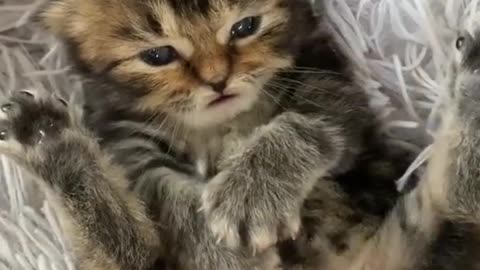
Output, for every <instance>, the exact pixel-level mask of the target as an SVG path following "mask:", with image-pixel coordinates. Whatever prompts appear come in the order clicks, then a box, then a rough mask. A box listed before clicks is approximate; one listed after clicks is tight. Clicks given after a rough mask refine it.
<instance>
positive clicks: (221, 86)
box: [209, 80, 227, 94]
mask: <svg viewBox="0 0 480 270" xmlns="http://www.w3.org/2000/svg"><path fill="white" fill-rule="evenodd" d="M209 85H210V87H212V90H213V91H214V92H216V93H218V94H223V92H224V91H225V88H226V87H227V81H226V80H221V81H219V82H216V83H209Z"/></svg>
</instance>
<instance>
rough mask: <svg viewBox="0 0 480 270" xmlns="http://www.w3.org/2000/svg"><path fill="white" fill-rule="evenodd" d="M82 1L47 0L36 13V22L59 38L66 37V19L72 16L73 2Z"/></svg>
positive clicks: (67, 30) (67, 25)
mask: <svg viewBox="0 0 480 270" xmlns="http://www.w3.org/2000/svg"><path fill="white" fill-rule="evenodd" d="M78 1H84V0H47V1H46V3H45V4H43V5H42V7H41V8H40V10H39V11H38V13H37V16H36V21H37V22H39V23H40V24H41V25H42V26H43V27H44V28H46V29H47V30H49V31H50V32H51V33H53V34H55V35H58V36H60V37H63V36H66V35H68V32H69V28H70V24H69V23H68V20H67V19H68V18H69V17H70V16H72V15H73V12H74V10H75V2H78Z"/></svg>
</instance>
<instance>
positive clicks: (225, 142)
mask: <svg viewBox="0 0 480 270" xmlns="http://www.w3.org/2000/svg"><path fill="white" fill-rule="evenodd" d="M250 135H251V134H250V133H241V132H238V130H228V131H225V132H223V133H216V134H209V136H199V137H198V138H196V139H195V140H194V141H192V142H191V143H190V144H189V147H188V152H189V155H190V157H191V158H190V159H191V161H192V163H193V165H194V167H195V169H196V172H197V174H198V175H199V176H201V178H202V179H203V180H205V181H208V179H210V178H212V177H213V176H215V175H216V174H217V173H218V172H219V171H222V170H224V169H227V168H228V167H229V166H231V165H232V163H233V162H234V160H235V158H236V157H238V156H239V155H240V154H241V153H242V152H243V149H245V147H246V144H247V141H248V138H249V137H250Z"/></svg>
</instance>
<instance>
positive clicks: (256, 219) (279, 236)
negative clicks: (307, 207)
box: [201, 171, 301, 253]
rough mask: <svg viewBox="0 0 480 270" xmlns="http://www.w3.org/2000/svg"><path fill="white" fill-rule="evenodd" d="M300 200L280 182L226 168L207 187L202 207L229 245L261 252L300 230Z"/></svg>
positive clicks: (209, 223) (214, 231) (214, 227)
mask: <svg viewBox="0 0 480 270" xmlns="http://www.w3.org/2000/svg"><path fill="white" fill-rule="evenodd" d="M300 207H301V202H300V199H299V197H298V196H296V194H295V192H294V191H290V190H288V188H287V187H282V186H281V184H280V185H278V183H275V182H269V181H265V182H262V181H261V180H260V179H256V180H254V179H251V178H249V177H246V175H245V174H243V175H242V174H239V173H232V172H231V171H224V172H221V173H220V174H218V175H217V176H216V177H215V178H214V179H212V180H211V182H209V183H208V184H207V186H206V187H205V190H204V191H203V194H202V209H201V210H203V211H204V212H205V214H206V217H207V222H208V225H209V227H210V230H211V231H212V233H213V234H214V236H215V237H216V238H217V239H218V241H221V242H224V243H225V244H226V245H227V246H229V247H230V248H234V249H237V248H239V247H241V246H242V245H246V246H249V247H250V248H252V249H253V252H254V253H256V252H262V251H264V250H265V249H268V248H269V247H271V246H273V245H275V244H276V243H277V241H279V240H284V239H292V238H295V237H296V235H297V234H298V232H299V230H300V224H301V222H300Z"/></svg>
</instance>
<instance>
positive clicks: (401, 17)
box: [0, 0, 480, 270]
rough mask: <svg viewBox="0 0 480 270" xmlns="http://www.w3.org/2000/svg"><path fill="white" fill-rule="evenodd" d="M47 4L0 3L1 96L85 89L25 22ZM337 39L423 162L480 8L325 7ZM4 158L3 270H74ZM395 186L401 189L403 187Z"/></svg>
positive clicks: (49, 41) (433, 4) (371, 0)
mask: <svg viewBox="0 0 480 270" xmlns="http://www.w3.org/2000/svg"><path fill="white" fill-rule="evenodd" d="M43 1H44V0H0V92H1V93H8V92H10V91H16V90H18V89H22V88H31V87H34V88H42V89H46V90H49V91H55V92H57V93H59V94H65V91H70V90H72V89H77V88H79V87H81V85H80V84H79V82H78V80H77V78H75V76H71V75H68V71H69V70H70V66H69V63H68V62H67V61H66V59H65V57H64V55H63V54H62V46H61V44H59V43H58V41H56V40H55V39H54V38H53V37H51V36H49V35H47V34H45V33H43V32H42V31H40V30H39V29H37V28H35V26H34V25H33V24H32V23H30V22H29V18H30V17H31V15H32V13H33V12H34V11H35V10H36V9H37V8H38V7H39V4H40V3H41V2H43ZM325 2H327V6H328V15H329V17H330V20H331V22H332V26H333V27H334V28H335V29H336V30H337V32H338V34H339V38H341V39H343V40H344V41H345V42H344V43H345V47H346V49H347V50H348V51H349V52H350V54H351V56H352V57H353V58H354V59H355V60H356V62H357V63H358V66H359V72H360V73H361V75H362V78H364V79H365V80H364V82H365V86H366V88H367V90H368V91H369V93H370V94H371V97H372V99H371V100H372V106H373V107H374V108H376V109H377V110H378V113H379V116H381V117H382V118H384V119H385V126H384V132H386V133H387V134H389V135H390V138H391V140H392V142H393V143H397V144H399V145H401V146H403V147H405V148H406V149H409V150H411V151H413V152H415V153H416V154H418V160H416V161H415V162H414V164H412V167H411V170H409V171H408V172H406V177H404V179H407V178H408V177H407V176H408V175H410V174H411V173H414V171H415V170H417V169H419V168H420V169H421V164H422V162H423V161H424V160H425V159H426V158H427V157H428V153H429V148H428V145H429V143H430V142H431V139H432V135H433V132H434V131H435V127H436V126H437V125H438V123H437V120H438V119H437V115H438V111H439V108H441V107H440V103H441V100H442V99H441V97H442V93H444V92H445V91H444V89H443V82H442V80H443V79H444V78H445V74H444V71H443V66H444V64H445V63H446V60H447V59H448V57H449V55H450V54H452V53H453V44H452V43H453V40H454V39H455V37H456V35H457V33H458V31H460V30H463V29H465V28H467V29H471V28H472V27H473V26H474V24H475V20H476V19H477V18H480V17H479V16H478V15H479V12H480V7H479V4H478V2H479V0H327V1H325ZM23 176H24V173H22V171H21V170H19V169H18V168H17V167H15V166H14V165H12V164H11V163H10V162H8V160H6V159H5V158H3V157H2V158H0V270H6V269H12V270H20V269H26V270H33V269H35V270H36V269H38V270H62V269H68V270H73V269H74V268H75V267H74V266H73V264H72V259H71V255H70V253H69V252H68V248H67V247H66V245H65V242H64V241H63V240H62V236H61V233H60V230H59V227H58V224H57V222H56V219H55V213H54V211H53V210H52V208H51V207H50V205H49V204H48V203H47V202H45V201H44V199H43V196H41V192H39V189H38V188H37V187H36V186H35V185H34V184H33V183H32V182H31V181H30V180H28V177H23ZM404 179H399V187H401V186H402V184H403V183H404Z"/></svg>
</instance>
